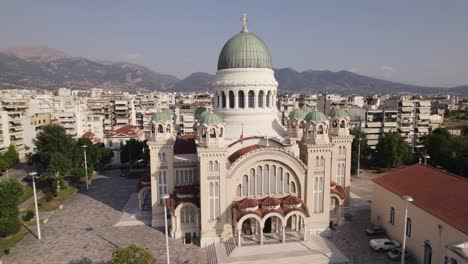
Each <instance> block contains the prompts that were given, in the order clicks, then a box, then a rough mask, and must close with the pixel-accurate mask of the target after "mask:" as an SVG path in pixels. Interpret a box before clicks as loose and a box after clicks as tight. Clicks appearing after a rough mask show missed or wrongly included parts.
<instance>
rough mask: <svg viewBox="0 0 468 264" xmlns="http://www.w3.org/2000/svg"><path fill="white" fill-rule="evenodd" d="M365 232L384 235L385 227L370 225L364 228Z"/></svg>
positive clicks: (372, 234) (371, 234)
mask: <svg viewBox="0 0 468 264" xmlns="http://www.w3.org/2000/svg"><path fill="white" fill-rule="evenodd" d="M366 233H367V235H369V236H378V235H385V229H383V228H382V227H380V226H372V227H369V228H367V229H366Z"/></svg>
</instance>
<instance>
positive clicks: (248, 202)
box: [238, 198, 258, 208]
mask: <svg viewBox="0 0 468 264" xmlns="http://www.w3.org/2000/svg"><path fill="white" fill-rule="evenodd" d="M238 205H239V207H240V208H252V207H256V206H258V202H257V200H255V199H253V198H245V199H243V200H242V201H240V202H239V203H238Z"/></svg>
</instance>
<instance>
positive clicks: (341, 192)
mask: <svg viewBox="0 0 468 264" xmlns="http://www.w3.org/2000/svg"><path fill="white" fill-rule="evenodd" d="M330 193H334V194H337V195H338V196H340V197H341V199H346V191H345V189H344V188H343V186H341V185H338V184H336V182H334V181H331V182H330Z"/></svg>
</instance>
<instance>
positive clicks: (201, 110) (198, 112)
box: [195, 106, 208, 118]
mask: <svg viewBox="0 0 468 264" xmlns="http://www.w3.org/2000/svg"><path fill="white" fill-rule="evenodd" d="M206 110H208V109H206V107H203V106H200V107H197V109H195V117H196V118H198V117H199V116H200V114H201V113H203V112H205V111H206Z"/></svg>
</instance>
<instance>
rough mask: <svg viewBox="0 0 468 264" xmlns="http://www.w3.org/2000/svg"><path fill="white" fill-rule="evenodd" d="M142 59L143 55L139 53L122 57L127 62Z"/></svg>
mask: <svg viewBox="0 0 468 264" xmlns="http://www.w3.org/2000/svg"><path fill="white" fill-rule="evenodd" d="M142 57H143V54H141V53H139V52H135V53H129V54H127V55H125V56H124V58H125V59H127V60H137V59H140V58H142Z"/></svg>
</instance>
